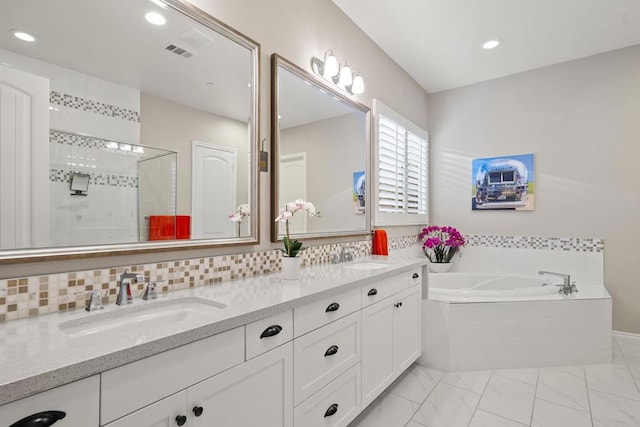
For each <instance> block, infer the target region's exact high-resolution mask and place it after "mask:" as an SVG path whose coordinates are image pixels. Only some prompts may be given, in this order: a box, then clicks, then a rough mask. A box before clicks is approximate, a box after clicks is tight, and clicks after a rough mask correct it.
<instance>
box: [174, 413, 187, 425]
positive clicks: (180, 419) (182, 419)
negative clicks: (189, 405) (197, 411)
mask: <svg viewBox="0 0 640 427" xmlns="http://www.w3.org/2000/svg"><path fill="white" fill-rule="evenodd" d="M186 422H187V417H186V416H185V415H178V416H177V417H176V424H178V425H179V426H183V425H185V424H186Z"/></svg>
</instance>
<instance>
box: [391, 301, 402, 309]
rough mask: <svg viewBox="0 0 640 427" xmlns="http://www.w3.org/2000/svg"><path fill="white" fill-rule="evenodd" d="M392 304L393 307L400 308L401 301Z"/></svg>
mask: <svg viewBox="0 0 640 427" xmlns="http://www.w3.org/2000/svg"><path fill="white" fill-rule="evenodd" d="M393 306H394V307H395V308H400V307H402V303H401V302H397V303H395V304H393Z"/></svg>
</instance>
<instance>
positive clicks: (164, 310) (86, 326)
mask: <svg viewBox="0 0 640 427" xmlns="http://www.w3.org/2000/svg"><path fill="white" fill-rule="evenodd" d="M225 307H226V305H225V304H222V303H219V302H215V301H209V300H204V299H198V298H178V299H175V300H168V301H158V302H156V301H153V302H150V303H138V305H135V303H134V304H132V305H131V306H127V307H123V308H122V309H121V310H122V311H118V310H113V311H109V312H106V313H99V314H96V315H93V316H90V317H84V318H82V319H74V320H69V321H67V322H64V323H60V324H59V325H58V327H59V328H60V330H61V331H62V332H64V333H65V334H67V335H68V336H70V337H72V338H75V337H86V336H91V335H94V334H102V333H108V332H114V331H120V332H123V333H135V332H136V330H139V331H143V330H148V328H150V327H152V328H154V329H155V328H162V327H164V326H170V325H176V324H180V323H182V322H185V321H189V320H192V319H195V318H197V317H199V316H203V315H206V314H211V313H214V312H216V311H218V310H221V309H224V308H225Z"/></svg>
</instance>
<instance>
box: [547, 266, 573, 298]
mask: <svg viewBox="0 0 640 427" xmlns="http://www.w3.org/2000/svg"><path fill="white" fill-rule="evenodd" d="M538 274H550V275H552V276H558V277H562V285H556V286H561V287H562V288H561V289H559V290H558V293H560V294H563V295H569V294H572V293H574V292H578V288H577V287H576V283H575V282H573V283H571V276H570V275H569V274H564V273H554V272H553V271H538Z"/></svg>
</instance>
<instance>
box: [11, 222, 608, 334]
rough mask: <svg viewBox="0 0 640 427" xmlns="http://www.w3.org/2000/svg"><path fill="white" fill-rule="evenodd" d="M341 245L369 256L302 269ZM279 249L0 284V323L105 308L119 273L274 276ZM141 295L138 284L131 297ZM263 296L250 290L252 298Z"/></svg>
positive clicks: (528, 240)
mask: <svg viewBox="0 0 640 427" xmlns="http://www.w3.org/2000/svg"><path fill="white" fill-rule="evenodd" d="M465 238H466V240H467V246H477V247H498V248H517V249H541V250H560V251H577V252H603V251H604V240H602V239H592V238H563V237H529V236H490V235H487V236H485V235H467V236H465ZM418 244H419V243H418V237H417V235H411V236H400V237H392V238H389V250H391V251H392V250H398V249H404V248H408V247H414V246H417V245H418ZM343 246H347V247H348V248H349V249H350V251H351V252H352V254H353V255H354V259H359V258H362V257H365V256H367V255H369V254H370V253H371V247H372V242H371V239H366V240H358V241H352V242H344V243H330V244H325V245H316V246H309V247H307V249H305V250H304V251H303V252H302V259H303V266H311V265H317V264H323V263H329V262H332V260H333V257H334V255H336V254H338V253H340V251H341V247H343ZM281 257H282V254H281V251H280V250H279V249H271V250H267V251H261V252H249V253H243V254H234V255H221V256H214V257H207V258H193V259H184V260H176V261H171V262H160V263H150V264H142V265H130V266H120V267H116V268H109V269H98V270H86V271H77V272H71V273H60V274H50V275H43V276H31V277H19V278H11V279H2V280H0V322H7V321H10V320H16V319H21V318H25V317H32V316H37V315H40V314H46V313H54V312H58V311H68V310H74V309H79V308H82V307H84V305H85V299H86V292H87V291H91V290H96V289H101V290H102V291H103V292H104V293H105V294H106V295H105V296H104V298H103V302H104V303H105V304H112V303H114V302H115V298H116V294H117V284H118V283H117V281H118V277H119V275H120V274H122V273H123V272H124V270H129V271H132V272H137V273H141V274H143V275H144V276H145V279H147V280H152V281H156V282H159V286H158V291H159V292H170V291H172V290H179V289H185V288H190V287H194V286H203V285H215V284H217V283H222V282H226V281H229V280H235V279H241V278H245V277H252V276H258V275H261V274H268V273H274V272H278V271H280V269H281V268H282V262H281V259H282V258H281ZM142 291H143V285H142V284H139V285H138V289H137V290H136V292H137V293H141V292H142ZM265 292H268V290H267V289H266V287H260V286H259V285H258V286H256V289H254V290H253V293H252V298H255V297H256V295H257V296H260V295H261V294H262V293H265Z"/></svg>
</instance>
